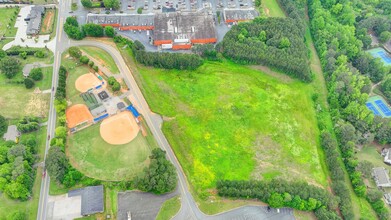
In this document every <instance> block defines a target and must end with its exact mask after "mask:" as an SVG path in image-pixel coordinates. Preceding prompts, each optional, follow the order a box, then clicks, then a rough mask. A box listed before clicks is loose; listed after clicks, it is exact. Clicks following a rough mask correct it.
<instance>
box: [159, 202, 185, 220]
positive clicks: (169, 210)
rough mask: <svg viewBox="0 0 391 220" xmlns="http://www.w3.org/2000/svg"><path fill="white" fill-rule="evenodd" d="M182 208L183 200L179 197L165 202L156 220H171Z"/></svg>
mask: <svg viewBox="0 0 391 220" xmlns="http://www.w3.org/2000/svg"><path fill="white" fill-rule="evenodd" d="M180 208H181V199H180V198H179V196H176V197H174V198H171V199H169V200H167V201H165V202H164V203H163V205H162V207H161V208H160V211H159V213H158V214H157V217H156V220H166V219H171V218H172V217H173V216H174V215H175V214H176V213H178V211H179V209H180Z"/></svg>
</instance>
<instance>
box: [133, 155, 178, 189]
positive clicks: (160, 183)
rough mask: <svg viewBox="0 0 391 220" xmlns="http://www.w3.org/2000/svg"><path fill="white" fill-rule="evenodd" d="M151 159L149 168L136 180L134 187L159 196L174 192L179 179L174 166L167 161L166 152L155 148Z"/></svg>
mask: <svg viewBox="0 0 391 220" xmlns="http://www.w3.org/2000/svg"><path fill="white" fill-rule="evenodd" d="M149 158H150V160H151V162H150V164H149V166H148V167H147V168H145V169H144V171H143V173H141V174H140V175H139V176H137V177H136V178H135V179H134V186H135V187H136V188H138V189H140V190H143V191H147V192H154V193H157V194H161V193H166V192H171V191H173V190H174V189H175V188H176V185H177V182H178V179H177V174H176V170H175V167H174V165H172V163H171V162H170V161H168V160H167V159H166V152H165V151H163V150H162V149H160V148H155V149H153V150H152V155H151V156H150V157H149Z"/></svg>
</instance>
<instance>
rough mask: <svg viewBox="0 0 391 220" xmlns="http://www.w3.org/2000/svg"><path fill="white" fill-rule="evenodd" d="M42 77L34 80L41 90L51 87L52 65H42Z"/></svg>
mask: <svg viewBox="0 0 391 220" xmlns="http://www.w3.org/2000/svg"><path fill="white" fill-rule="evenodd" d="M42 73H43V79H42V80H41V81H38V82H35V87H39V89H40V90H41V91H43V90H46V89H51V88H52V77H53V67H42Z"/></svg>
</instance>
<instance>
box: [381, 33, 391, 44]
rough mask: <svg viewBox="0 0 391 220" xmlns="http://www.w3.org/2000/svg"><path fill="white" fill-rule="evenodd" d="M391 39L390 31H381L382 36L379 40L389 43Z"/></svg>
mask: <svg viewBox="0 0 391 220" xmlns="http://www.w3.org/2000/svg"><path fill="white" fill-rule="evenodd" d="M390 39H391V32H389V31H383V32H381V34H380V36H379V41H380V42H381V43H383V44H384V43H387V42H388V41H389V40H390Z"/></svg>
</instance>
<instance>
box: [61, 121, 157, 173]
mask: <svg viewBox="0 0 391 220" xmlns="http://www.w3.org/2000/svg"><path fill="white" fill-rule="evenodd" d="M99 127H100V125H99V124H97V125H93V126H90V127H88V128H86V129H83V130H81V131H78V132H77V133H75V134H72V135H70V136H69V137H68V145H67V154H68V156H69V159H70V162H71V164H72V165H73V166H74V167H75V168H77V169H78V170H80V171H81V172H82V173H84V174H85V175H86V176H89V177H93V178H96V179H100V180H130V179H132V178H133V177H134V176H135V175H137V174H138V173H139V172H141V171H142V170H143V168H144V167H145V166H146V165H148V162H149V158H148V156H149V155H150V153H151V150H152V149H151V148H150V147H149V145H148V142H147V140H146V139H145V138H144V137H143V136H142V135H141V132H140V133H139V135H138V136H137V137H136V138H135V139H134V140H132V141H131V142H130V143H128V144H124V145H110V144H108V143H106V142H105V141H104V140H103V139H102V138H101V136H100V134H99Z"/></svg>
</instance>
